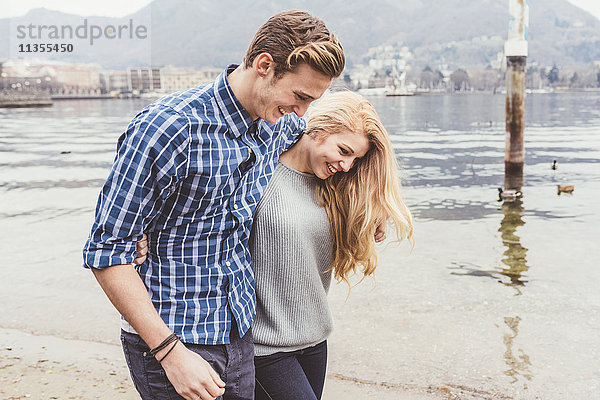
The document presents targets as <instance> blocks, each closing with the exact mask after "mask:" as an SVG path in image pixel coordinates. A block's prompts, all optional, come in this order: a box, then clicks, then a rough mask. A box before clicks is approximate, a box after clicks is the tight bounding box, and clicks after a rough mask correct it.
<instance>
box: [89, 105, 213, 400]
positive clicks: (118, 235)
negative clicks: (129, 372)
mask: <svg viewBox="0 0 600 400" xmlns="http://www.w3.org/2000/svg"><path fill="white" fill-rule="evenodd" d="M188 122H189V121H188V120H187V118H185V117H184V116H180V115H178V114H177V113H176V112H174V111H173V110H171V109H169V108H158V107H155V108H153V109H146V110H145V111H143V112H141V113H140V114H138V116H136V118H134V120H133V121H132V122H131V124H130V125H129V127H128V128H127V131H126V132H125V134H124V135H122V137H121V139H120V141H119V146H118V154H117V157H116V159H115V162H114V165H113V167H112V169H111V172H110V174H109V177H108V179H107V181H106V183H105V184H104V186H103V188H102V192H101V194H100V198H99V200H98V206H97V208H96V218H95V222H94V225H93V226H92V232H91V234H90V237H89V239H88V242H87V243H86V246H85V248H84V251H83V255H84V262H85V266H86V267H87V268H91V269H92V270H93V271H94V275H95V277H96V279H97V280H98V282H99V283H100V286H101V287H102V289H103V290H104V292H105V293H106V295H107V296H108V298H109V300H110V301H111V302H112V303H113V305H114V306H115V307H116V308H117V310H118V311H119V312H120V313H121V315H123V317H124V318H125V319H126V320H127V321H128V322H129V323H130V324H131V326H132V327H133V328H134V329H135V330H136V331H137V332H138V333H139V334H140V336H141V337H142V339H143V340H144V341H145V342H146V344H147V345H148V346H149V347H150V348H153V347H156V346H157V345H158V344H160V343H161V342H162V341H163V340H164V339H165V338H166V337H167V336H169V335H170V334H171V332H170V330H169V328H168V327H167V326H166V324H165V323H164V322H163V321H162V319H161V318H160V316H159V315H158V313H157V312H156V310H155V309H154V306H153V304H152V301H151V300H150V297H149V294H148V291H147V288H146V287H145V285H144V282H143V281H142V279H141V277H140V276H139V274H138V273H137V271H136V270H135V269H134V268H133V267H132V266H131V265H130V264H129V263H130V262H131V261H132V260H133V259H134V257H135V256H134V254H135V253H136V250H135V247H136V246H135V241H136V240H137V239H139V238H140V237H142V233H143V232H145V231H147V229H148V227H149V226H151V224H152V221H153V219H154V218H155V217H156V216H157V215H158V213H159V212H160V210H161V208H162V206H163V204H164V201H165V199H166V198H167V197H168V196H169V193H170V192H171V191H172V190H174V186H173V185H174V184H175V182H177V181H178V179H179V178H180V177H183V176H184V173H185V172H184V171H186V169H187V162H188V158H187V149H188V145H189V134H188V129H189V124H188ZM169 349H170V346H168V348H167V349H163V350H162V351H160V352H159V353H158V354H156V355H155V357H156V358H157V360H159V359H161V357H162V356H163V355H164V354H166V352H167V351H169ZM162 366H163V368H164V370H165V372H166V373H167V377H168V378H169V380H170V381H171V383H172V384H173V386H174V387H175V389H176V390H177V391H178V392H179V393H180V394H181V395H182V396H184V397H185V398H186V399H190V400H195V399H198V398H201V399H214V398H215V397H217V396H218V395H220V394H222V392H223V389H221V388H219V385H221V386H223V382H222V381H221V379H220V378H219V377H218V376H217V374H216V372H214V371H213V370H212V368H211V367H210V366H209V364H208V363H207V362H206V361H204V359H202V357H200V356H199V355H197V354H196V353H193V352H191V351H189V350H188V349H187V348H186V347H185V346H183V345H182V344H180V343H178V344H176V345H175V348H173V351H172V352H171V353H170V354H169V356H168V357H167V358H165V359H164V361H163V362H162ZM199 396H200V397H199Z"/></svg>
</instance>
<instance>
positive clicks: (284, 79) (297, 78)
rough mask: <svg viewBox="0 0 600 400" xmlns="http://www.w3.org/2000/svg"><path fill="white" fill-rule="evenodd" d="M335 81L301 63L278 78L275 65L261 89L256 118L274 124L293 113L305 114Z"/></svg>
mask: <svg viewBox="0 0 600 400" xmlns="http://www.w3.org/2000/svg"><path fill="white" fill-rule="evenodd" d="M331 81H332V78H330V77H329V76H327V75H325V74H323V73H321V72H319V71H317V70H315V69H314V68H312V67H311V66H309V65H308V64H300V65H298V66H297V67H296V68H294V70H293V71H292V72H287V73H285V74H284V75H282V76H281V77H280V78H277V79H275V78H274V71H273V68H271V71H270V72H269V74H268V75H267V76H266V77H265V78H263V80H262V81H261V85H260V87H259V88H258V90H257V92H258V95H257V97H258V98H257V107H256V114H257V115H256V117H260V118H262V119H264V120H265V121H267V122H272V123H275V122H277V121H278V120H279V118H281V117H283V116H284V115H285V114H287V113H290V112H294V113H296V115H298V116H299V117H302V116H303V115H304V114H305V113H306V110H307V109H308V106H309V105H310V103H311V102H313V101H314V100H316V99H318V98H319V97H321V95H322V94H323V93H324V92H325V90H327V88H328V87H329V85H330V84H331Z"/></svg>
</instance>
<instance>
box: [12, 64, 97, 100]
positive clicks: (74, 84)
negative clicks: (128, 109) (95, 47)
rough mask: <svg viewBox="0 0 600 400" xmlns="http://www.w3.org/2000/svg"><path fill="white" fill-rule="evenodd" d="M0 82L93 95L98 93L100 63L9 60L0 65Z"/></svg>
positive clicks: (72, 93)
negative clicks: (0, 73) (0, 77)
mask: <svg viewBox="0 0 600 400" xmlns="http://www.w3.org/2000/svg"><path fill="white" fill-rule="evenodd" d="M2 82H3V83H2V85H3V86H6V88H10V89H17V90H22V89H26V88H32V89H33V88H34V89H43V90H48V91H49V92H50V93H52V94H68V95H95V94H100V92H101V79H100V66H98V65H95V64H67V63H60V62H56V61H48V60H44V61H43V62H42V61H30V60H28V61H24V60H9V61H6V62H4V63H3V65H2Z"/></svg>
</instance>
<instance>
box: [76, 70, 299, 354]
mask: <svg viewBox="0 0 600 400" xmlns="http://www.w3.org/2000/svg"><path fill="white" fill-rule="evenodd" d="M233 67H234V66H233ZM231 68H232V66H230V67H229V68H228V69H227V70H226V71H224V72H223V73H221V74H220V75H219V77H218V78H217V79H216V81H215V82H213V83H210V84H206V85H204V86H199V87H195V88H192V89H189V90H185V91H182V92H178V93H175V94H173V95H170V96H167V97H164V98H162V99H159V100H157V101H156V102H154V103H153V104H151V105H149V106H148V107H146V108H145V109H144V110H142V111H141V112H140V113H139V114H138V115H137V116H136V117H135V118H134V119H133V120H132V121H131V123H130V124H129V127H128V128H127V131H126V132H125V133H124V134H123V135H122V136H121V137H120V139H119V143H118V147H117V148H118V151H117V156H116V158H115V162H114V165H113V167H112V170H111V171H110V175H109V177H108V179H107V181H106V183H105V184H104V186H103V188H102V191H101V193H100V197H99V199H98V204H97V206H96V217H95V221H94V224H93V226H92V231H91V233H90V237H89V238H88V241H87V243H86V245H85V248H84V250H83V258H84V266H85V267H87V268H103V267H108V266H111V265H117V264H130V263H131V262H132V261H133V259H134V258H135V244H136V242H137V241H138V240H140V239H141V237H142V234H143V233H146V234H147V235H148V243H149V252H148V259H147V261H146V262H145V263H144V264H142V265H141V266H138V267H136V268H137V271H138V273H139V274H140V276H141V278H142V280H143V282H144V283H145V285H146V287H147V289H148V293H149V295H150V299H151V300H152V303H153V304H154V307H155V308H156V310H157V311H158V313H159V315H160V316H161V317H162V319H163V320H164V322H165V323H166V324H167V325H168V326H169V328H171V329H172V330H173V332H175V333H177V335H179V336H180V337H181V338H182V339H183V341H184V342H189V343H200V344H226V343H229V334H230V331H231V322H232V321H231V318H232V316H233V317H234V318H235V321H236V322H237V326H238V331H239V333H240V336H242V335H244V334H245V333H246V331H247V330H248V329H249V328H250V325H251V323H252V320H253V319H254V315H255V313H256V297H255V294H254V275H253V272H252V265H251V261H250V253H249V251H248V238H249V235H250V228H251V226H252V216H253V213H254V208H255V207H256V204H257V203H258V201H259V199H260V196H261V195H262V193H263V191H264V190H265V187H266V186H267V183H268V181H269V179H270V178H271V176H272V174H273V171H274V169H275V165H276V162H277V158H278V156H279V154H281V153H282V152H283V151H285V150H287V149H288V148H289V147H290V145H291V144H292V143H293V142H294V141H295V140H296V139H297V138H298V135H299V134H300V133H301V132H302V131H303V129H304V127H305V122H304V120H303V119H301V118H298V117H297V116H296V115H295V114H288V115H286V116H285V117H284V118H282V119H281V120H280V121H279V122H278V123H277V124H269V123H267V122H265V121H262V120H258V121H254V122H253V121H252V119H251V118H250V115H249V114H248V113H247V112H246V111H245V110H244V109H243V108H242V106H241V104H240V103H239V101H238V100H237V99H236V98H235V96H234V94H233V92H232V91H231V88H230V86H229V83H228V81H227V72H228V71H230V70H231ZM128 327H129V326H128V325H127V324H125V325H124V328H125V329H126V330H129V331H132V329H131V327H129V329H128Z"/></svg>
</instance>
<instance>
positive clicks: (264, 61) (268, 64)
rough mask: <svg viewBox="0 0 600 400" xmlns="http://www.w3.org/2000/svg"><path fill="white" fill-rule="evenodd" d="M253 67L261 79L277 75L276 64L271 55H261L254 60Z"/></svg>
mask: <svg viewBox="0 0 600 400" xmlns="http://www.w3.org/2000/svg"><path fill="white" fill-rule="evenodd" d="M252 66H253V68H254V70H255V71H256V73H257V74H258V75H259V76H260V77H263V78H264V77H266V76H267V75H269V74H273V73H275V62H274V61H273V57H272V56H271V55H270V54H269V53H260V54H259V55H257V56H256V58H255V59H254V62H253V63H252Z"/></svg>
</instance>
